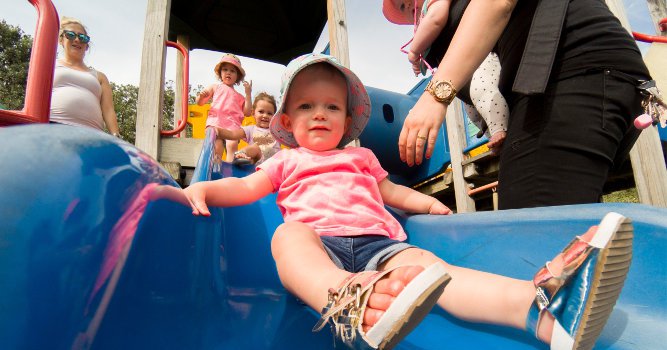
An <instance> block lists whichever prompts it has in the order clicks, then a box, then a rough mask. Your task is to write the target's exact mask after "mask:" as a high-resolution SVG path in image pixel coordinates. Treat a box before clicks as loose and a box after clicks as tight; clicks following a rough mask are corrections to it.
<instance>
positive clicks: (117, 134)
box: [111, 132, 120, 138]
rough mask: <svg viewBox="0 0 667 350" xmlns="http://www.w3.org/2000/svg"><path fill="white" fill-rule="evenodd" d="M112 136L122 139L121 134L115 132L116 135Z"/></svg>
mask: <svg viewBox="0 0 667 350" xmlns="http://www.w3.org/2000/svg"><path fill="white" fill-rule="evenodd" d="M111 136H114V137H118V138H120V133H117V132H114V133H111Z"/></svg>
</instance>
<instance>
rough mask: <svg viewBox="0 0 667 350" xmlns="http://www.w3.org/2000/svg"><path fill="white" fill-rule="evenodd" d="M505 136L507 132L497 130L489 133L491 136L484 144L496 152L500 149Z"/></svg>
mask: <svg viewBox="0 0 667 350" xmlns="http://www.w3.org/2000/svg"><path fill="white" fill-rule="evenodd" d="M506 136H507V132H505V131H498V132H497V133H495V134H493V135H491V138H490V139H489V142H487V143H486V145H487V146H488V147H489V148H491V149H492V150H493V151H494V153H497V152H498V151H500V147H501V146H502V145H503V142H504V141H505V137H506Z"/></svg>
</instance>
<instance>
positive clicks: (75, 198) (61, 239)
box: [0, 125, 667, 349]
mask: <svg viewBox="0 0 667 350" xmlns="http://www.w3.org/2000/svg"><path fill="white" fill-rule="evenodd" d="M207 147H209V146H208V145H205V147H204V149H205V152H203V154H202V158H201V159H200V164H201V165H202V166H201V167H199V168H198V169H197V171H196V174H195V177H196V178H197V179H199V180H205V179H210V178H213V179H215V178H219V177H226V176H244V175H246V174H247V173H249V172H250V171H252V170H253V169H252V167H245V168H236V167H232V166H229V165H222V166H220V165H215V164H213V162H211V159H210V152H209V151H206V149H207ZM0 164H2V166H3V171H2V172H1V173H0V174H1V175H0V179H1V181H0V184H1V186H2V190H1V191H0V348H2V349H88V348H91V349H295V348H298V349H328V348H331V346H332V338H331V334H330V333H329V332H327V331H326V330H324V331H322V332H320V333H312V332H311V328H312V326H313V325H314V324H315V322H316V320H317V314H316V313H315V312H314V311H313V310H310V309H309V308H308V307H306V306H304V305H303V304H301V303H300V302H299V301H298V300H296V299H295V298H294V297H292V296H291V295H290V294H289V293H287V292H286V291H285V290H284V289H283V288H282V286H281V285H280V281H279V279H278V276H277V273H276V269H275V265H274V263H273V260H272V258H271V253H270V241H271V236H272V233H273V230H274V229H275V227H276V226H278V225H279V224H280V223H281V222H282V218H281V216H280V213H279V211H278V208H277V206H276V205H275V198H274V197H273V196H269V197H268V198H264V199H262V200H260V201H258V202H256V203H253V204H251V205H248V206H244V207H237V208H227V209H222V208H215V209H214V210H213V215H212V216H211V217H208V218H202V217H194V216H192V215H191V211H190V209H189V208H188V207H187V206H185V205H183V204H181V203H178V200H177V197H175V195H174V192H175V191H174V189H175V188H177V184H176V183H175V182H173V180H172V179H171V178H170V177H169V175H168V174H167V173H166V172H165V171H164V170H162V169H161V168H160V167H159V165H158V164H156V163H155V161H154V160H152V159H151V158H150V157H148V156H146V155H145V154H144V153H142V152H141V151H139V150H137V149H136V148H135V147H134V146H132V145H129V144H127V143H124V142H122V141H119V140H118V139H115V138H113V137H111V136H108V135H105V134H102V133H100V132H95V131H91V130H87V129H84V128H74V127H67V126H56V125H31V126H15V127H6V128H2V129H0ZM608 211H617V212H620V213H622V214H624V215H626V216H629V217H631V218H632V219H633V222H634V229H635V241H634V253H633V254H634V257H633V262H632V265H631V268H630V274H629V276H628V279H627V280H626V286H625V289H624V290H623V292H622V294H621V297H620V300H619V302H618V304H617V306H616V308H615V309H614V312H613V313H612V315H611V318H610V320H609V322H608V324H607V326H606V328H605V329H604V331H603V334H602V337H601V338H600V340H599V341H598V344H597V345H596V347H595V348H596V349H664V348H665V344H667V332H666V330H667V306H666V305H665V303H664V300H666V299H667V263H666V261H667V259H666V258H667V210H665V209H659V208H654V207H649V206H644V205H633V204H596V205H578V206H563V207H551V208H539V209H523V210H508V211H502V212H480V213H471V214H458V215H453V216H450V217H435V216H428V215H416V216H409V217H408V216H402V215H398V216H399V219H400V220H401V221H402V223H403V224H404V225H405V228H406V230H407V231H408V233H409V236H410V243H413V244H416V245H418V246H421V247H424V248H426V249H429V250H431V251H434V252H435V253H436V254H437V255H438V256H440V257H442V258H444V259H445V260H447V261H448V262H450V263H452V264H456V265H461V266H465V267H470V268H475V269H480V270H484V271H489V272H494V273H501V274H505V275H509V276H512V277H516V278H521V279H530V278H532V276H533V274H534V273H535V271H536V270H537V269H538V268H539V267H540V266H541V265H543V264H544V262H545V261H546V260H550V259H551V258H552V257H553V256H555V255H556V254H557V253H558V252H559V251H560V250H561V249H562V248H563V247H564V246H565V244H567V242H569V241H570V239H571V238H572V237H573V236H574V235H575V234H579V233H582V232H584V231H585V230H586V229H587V228H588V227H589V226H590V225H593V224H595V223H597V222H598V221H599V220H600V219H601V218H602V217H603V216H604V214H605V213H606V212H608ZM398 348H400V349H536V348H537V349H546V348H547V347H546V346H545V345H543V344H540V343H539V342H537V341H535V340H534V339H532V337H531V336H529V335H527V334H525V333H524V332H522V331H519V330H513V329H508V328H506V327H499V326H487V325H477V324H470V323H466V322H464V321H459V320H456V319H454V318H452V317H451V316H449V315H447V314H445V313H444V312H443V311H442V310H439V309H434V310H433V311H432V312H431V314H429V315H428V316H427V318H426V319H425V321H424V322H423V323H422V324H421V325H419V326H418V327H417V328H416V329H415V331H414V332H413V333H411V334H410V335H409V336H408V337H407V338H406V339H405V340H404V341H403V342H402V343H401V344H400V345H399V347H398Z"/></svg>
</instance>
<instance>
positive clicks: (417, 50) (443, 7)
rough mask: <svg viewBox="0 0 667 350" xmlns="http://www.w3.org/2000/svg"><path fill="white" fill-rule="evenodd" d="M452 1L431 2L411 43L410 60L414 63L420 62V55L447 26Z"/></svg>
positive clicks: (438, 0)
mask: <svg viewBox="0 0 667 350" xmlns="http://www.w3.org/2000/svg"><path fill="white" fill-rule="evenodd" d="M450 3H451V0H437V1H432V2H431V3H430V5H429V7H428V11H427V12H426V16H425V17H424V18H422V19H421V21H420V22H419V26H418V27H417V31H416V32H415V37H414V39H412V43H411V44H410V52H409V53H408V60H410V62H411V63H412V64H413V65H414V64H415V63H418V62H419V55H421V54H423V53H424V51H426V49H427V48H429V47H430V46H431V44H432V43H433V41H434V40H435V38H437V37H438V35H440V32H441V31H442V29H443V28H444V27H445V24H446V23H447V17H448V16H449V5H450Z"/></svg>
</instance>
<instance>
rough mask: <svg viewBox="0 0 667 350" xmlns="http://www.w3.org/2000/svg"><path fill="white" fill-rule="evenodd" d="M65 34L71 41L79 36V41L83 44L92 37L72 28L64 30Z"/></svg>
mask: <svg viewBox="0 0 667 350" xmlns="http://www.w3.org/2000/svg"><path fill="white" fill-rule="evenodd" d="M63 35H64V36H65V38H67V40H69V41H74V39H76V38H79V41H80V42H81V43H82V44H87V43H88V42H89V41H90V37H89V36H88V35H86V34H83V33H77V32H73V31H71V30H65V31H63Z"/></svg>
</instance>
